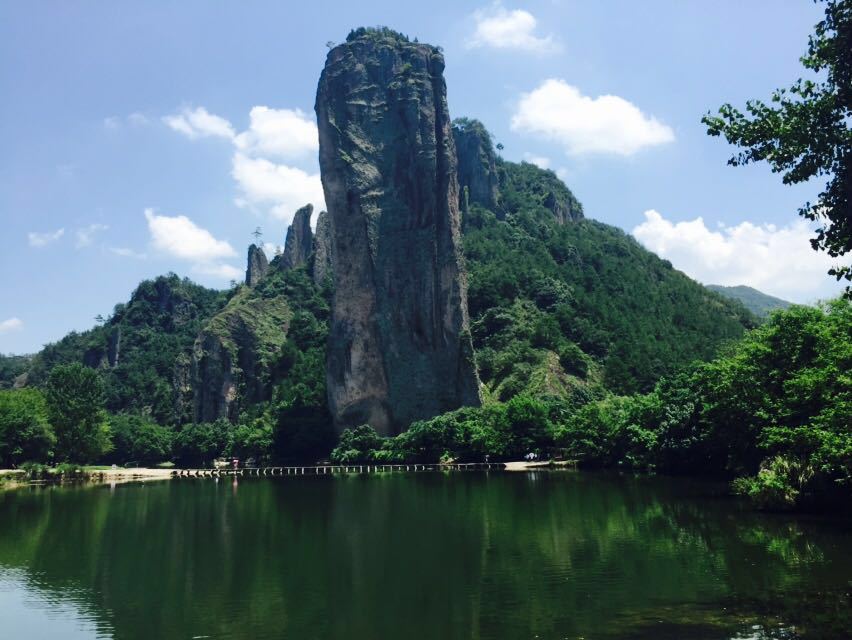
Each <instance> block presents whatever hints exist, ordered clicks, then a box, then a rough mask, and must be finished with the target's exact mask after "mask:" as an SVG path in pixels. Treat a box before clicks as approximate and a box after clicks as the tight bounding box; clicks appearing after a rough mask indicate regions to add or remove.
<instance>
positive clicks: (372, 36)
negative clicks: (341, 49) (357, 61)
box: [346, 26, 411, 43]
mask: <svg viewBox="0 0 852 640" xmlns="http://www.w3.org/2000/svg"><path fill="white" fill-rule="evenodd" d="M364 39H367V40H379V41H388V42H390V43H399V42H411V41H410V40H409V39H408V36H406V35H404V34H402V33H400V32H399V31H394V30H393V29H391V28H390V27H381V26H379V27H358V28H357V29H352V31H350V32H349V34H348V35H347V36H346V42H353V41H355V40H364Z"/></svg>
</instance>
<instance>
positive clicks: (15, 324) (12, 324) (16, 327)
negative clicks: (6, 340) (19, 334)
mask: <svg viewBox="0 0 852 640" xmlns="http://www.w3.org/2000/svg"><path fill="white" fill-rule="evenodd" d="M23 328H24V323H23V321H22V320H21V319H20V318H8V319H6V320H3V321H2V322H0V333H9V332H11V331H20V330H21V329H23Z"/></svg>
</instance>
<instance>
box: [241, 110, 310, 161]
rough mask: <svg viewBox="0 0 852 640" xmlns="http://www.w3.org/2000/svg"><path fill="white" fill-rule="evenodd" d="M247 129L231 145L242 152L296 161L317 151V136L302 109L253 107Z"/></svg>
mask: <svg viewBox="0 0 852 640" xmlns="http://www.w3.org/2000/svg"><path fill="white" fill-rule="evenodd" d="M249 120H250V124H249V128H248V130H247V131H244V132H243V133H241V134H239V135H238V136H237V137H236V138H235V139H234V143H235V144H236V146H237V149H239V150H240V151H242V152H243V153H247V154H251V155H258V156H276V157H280V158H298V157H300V156H304V155H306V154H308V153H316V152H317V151H318V150H319V133H318V132H317V125H316V122H314V119H313V118H312V117H309V116H308V115H307V114H306V113H305V112H304V111H302V110H301V109H270V108H269V107H263V106H257V107H252V110H251V112H250V113H249Z"/></svg>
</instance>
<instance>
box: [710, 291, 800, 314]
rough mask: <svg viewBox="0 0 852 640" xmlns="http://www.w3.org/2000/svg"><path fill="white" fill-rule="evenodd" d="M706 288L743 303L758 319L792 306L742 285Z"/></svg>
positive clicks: (790, 303) (785, 301) (789, 303)
mask: <svg viewBox="0 0 852 640" xmlns="http://www.w3.org/2000/svg"><path fill="white" fill-rule="evenodd" d="M707 288H708V289H710V290H711V291H715V292H716V293H719V294H721V295H723V296H725V297H726V298H731V299H732V300H739V301H740V302H742V303H743V306H744V307H745V308H746V309H748V310H749V311H751V312H752V313H753V314H754V315H756V316H757V317H759V318H765V317H766V316H768V315H769V314H770V313H772V312H773V311H775V310H776V309H788V308H789V307H791V306H792V305H793V303H792V302H788V301H787V300H782V299H781V298H776V297H775V296H770V295H769V294H767V293H763V292H762V291H758V290H757V289H753V288H752V287H747V286H745V285H744V284H741V285H738V286H736V287H724V286H722V285H720V284H708V285H707Z"/></svg>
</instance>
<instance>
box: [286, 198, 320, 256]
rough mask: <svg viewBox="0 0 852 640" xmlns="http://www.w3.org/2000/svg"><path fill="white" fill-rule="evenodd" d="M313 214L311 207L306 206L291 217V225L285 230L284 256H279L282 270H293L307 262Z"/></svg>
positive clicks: (310, 246) (311, 242)
mask: <svg viewBox="0 0 852 640" xmlns="http://www.w3.org/2000/svg"><path fill="white" fill-rule="evenodd" d="M313 212H314V207H313V205H311V204H307V205H305V206H304V207H302V208H301V209H299V210H298V211H297V212H296V215H295V216H294V217H293V224H291V225H290V226H289V227H288V228H287V239H286V240H285V241H284V254H283V255H282V256H281V267H282V268H284V269H295V268H296V267H301V266H302V265H303V264H306V263H307V262H308V258H309V257H310V255H311V249H312V247H313V239H314V237H313V233H311V214H312V213H313Z"/></svg>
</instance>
